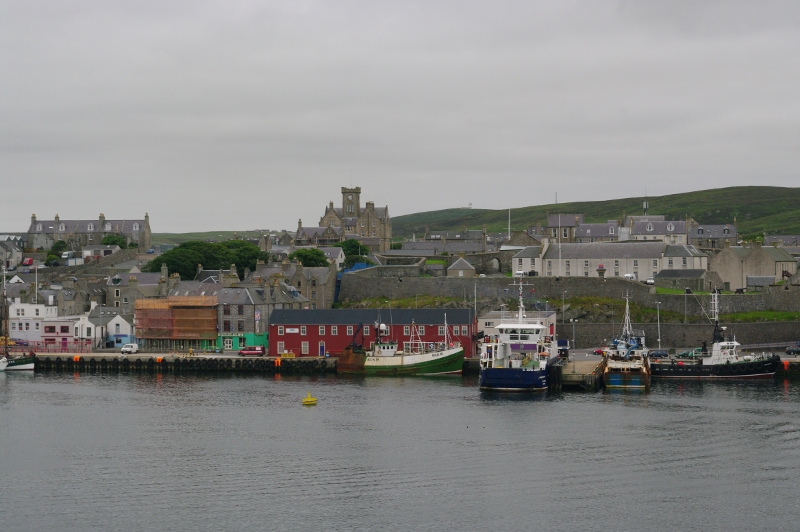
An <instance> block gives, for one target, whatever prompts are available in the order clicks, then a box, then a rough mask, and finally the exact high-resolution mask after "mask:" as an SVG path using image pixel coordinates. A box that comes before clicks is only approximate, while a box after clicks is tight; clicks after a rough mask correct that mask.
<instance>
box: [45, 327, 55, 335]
mask: <svg viewBox="0 0 800 532" xmlns="http://www.w3.org/2000/svg"><path fill="white" fill-rule="evenodd" d="M44 332H45V334H55V333H56V326H55V325H45V326H44Z"/></svg>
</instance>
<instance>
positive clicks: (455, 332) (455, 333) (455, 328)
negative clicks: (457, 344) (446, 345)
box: [453, 325, 459, 335]
mask: <svg viewBox="0 0 800 532" xmlns="http://www.w3.org/2000/svg"><path fill="white" fill-rule="evenodd" d="M458 331H459V328H458V325H453V334H454V335H457V334H458Z"/></svg>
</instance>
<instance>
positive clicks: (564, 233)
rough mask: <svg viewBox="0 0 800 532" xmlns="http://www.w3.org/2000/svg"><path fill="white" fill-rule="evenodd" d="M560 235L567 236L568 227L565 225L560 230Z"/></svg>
mask: <svg viewBox="0 0 800 532" xmlns="http://www.w3.org/2000/svg"><path fill="white" fill-rule="evenodd" d="M561 236H562V237H564V238H567V237H568V236H569V229H567V228H566V227H565V228H564V229H562V230H561Z"/></svg>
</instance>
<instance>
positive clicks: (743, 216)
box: [392, 187, 800, 236]
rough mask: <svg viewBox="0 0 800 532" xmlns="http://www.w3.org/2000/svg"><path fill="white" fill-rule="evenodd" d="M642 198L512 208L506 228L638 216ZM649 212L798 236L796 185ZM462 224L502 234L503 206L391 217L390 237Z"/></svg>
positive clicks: (660, 202)
mask: <svg viewBox="0 0 800 532" xmlns="http://www.w3.org/2000/svg"><path fill="white" fill-rule="evenodd" d="M643 199H644V198H641V197H637V198H625V199H617V200H607V201H585V202H574V203H559V204H558V205H554V204H550V205H536V206H531V207H522V208H519V209H511V227H512V229H514V230H521V229H524V228H526V227H529V226H532V225H534V224H535V223H536V221H537V220H540V221H541V222H542V225H545V224H546V212H547V211H548V210H549V211H550V212H551V213H553V214H554V213H575V214H581V213H582V214H584V220H585V221H586V222H605V221H606V220H614V219H621V218H622V217H623V214H624V215H639V214H642V200H643ZM647 199H648V201H649V202H650V209H649V211H648V212H649V213H650V214H663V215H665V216H666V217H667V219H672V220H683V219H685V218H686V217H687V216H691V217H692V218H694V219H695V220H697V221H698V222H700V223H702V224H724V223H732V222H733V221H734V219H736V226H737V229H738V231H739V234H740V235H749V234H754V233H763V232H766V233H768V234H785V233H789V234H800V188H784V187H729V188H719V189H713V190H700V191H696V192H686V193H683V194H671V195H669V196H654V197H649V198H647ZM464 225H467V226H468V227H469V228H470V229H480V228H481V227H482V226H483V225H486V227H487V229H488V230H489V231H490V232H502V231H505V230H506V229H507V227H508V210H507V209H502V210H491V209H464V208H459V209H443V210H440V211H430V212H421V213H415V214H408V215H405V216H397V217H394V218H392V232H393V233H394V235H395V236H411V234H412V233H416V234H417V235H420V234H422V233H423V232H424V230H425V226H428V227H429V228H430V229H431V230H437V231H443V230H459V229H462V228H463V227H464Z"/></svg>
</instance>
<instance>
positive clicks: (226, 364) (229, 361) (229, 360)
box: [225, 358, 233, 369]
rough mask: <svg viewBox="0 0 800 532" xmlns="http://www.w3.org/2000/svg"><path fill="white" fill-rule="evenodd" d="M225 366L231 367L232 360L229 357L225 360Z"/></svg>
mask: <svg viewBox="0 0 800 532" xmlns="http://www.w3.org/2000/svg"><path fill="white" fill-rule="evenodd" d="M225 367H226V368H228V369H231V367H233V361H232V360H231V359H230V358H229V359H228V360H226V361H225Z"/></svg>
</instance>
